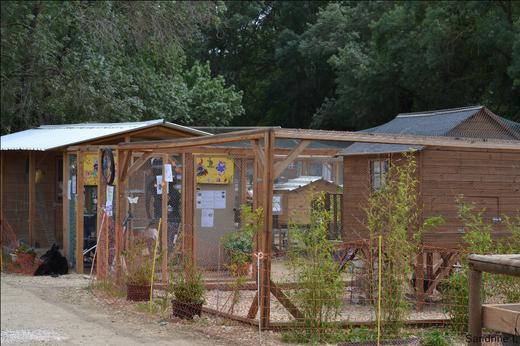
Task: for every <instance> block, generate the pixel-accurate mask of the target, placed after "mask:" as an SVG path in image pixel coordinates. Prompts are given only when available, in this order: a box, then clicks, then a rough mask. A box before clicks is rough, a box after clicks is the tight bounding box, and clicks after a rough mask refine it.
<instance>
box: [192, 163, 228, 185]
mask: <svg viewBox="0 0 520 346" xmlns="http://www.w3.org/2000/svg"><path fill="white" fill-rule="evenodd" d="M195 168H196V172H197V183H199V184H230V183H232V182H233V173H234V161H233V159H229V158H227V157H219V156H197V157H195Z"/></svg>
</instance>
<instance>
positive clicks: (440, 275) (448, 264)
mask: <svg viewBox="0 0 520 346" xmlns="http://www.w3.org/2000/svg"><path fill="white" fill-rule="evenodd" d="M457 257H458V256H457V254H456V253H451V254H450V255H449V256H448V258H447V259H446V261H445V262H444V261H443V264H442V265H441V266H440V267H439V268H437V270H436V271H435V274H434V275H433V276H432V279H431V281H430V282H429V284H428V289H427V290H426V292H425V294H426V295H427V296H428V295H430V294H432V293H433V290H434V289H435V288H436V287H437V285H438V284H439V283H440V282H441V280H442V279H444V278H445V277H446V276H448V274H449V273H450V270H451V268H452V267H453V265H454V264H455V262H457Z"/></svg>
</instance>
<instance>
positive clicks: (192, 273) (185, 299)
mask: <svg viewBox="0 0 520 346" xmlns="http://www.w3.org/2000/svg"><path fill="white" fill-rule="evenodd" d="M171 275H172V277H171V279H170V286H169V291H170V293H172V294H173V296H174V298H175V299H176V300H178V301H179V302H182V303H188V304H204V302H205V299H204V293H205V291H206V290H205V287H204V282H203V281H202V273H200V271H199V270H197V268H196V267H195V266H194V265H193V264H191V263H189V261H186V262H185V264H184V266H182V267H181V268H179V269H178V270H176V271H173V272H172V274H171Z"/></svg>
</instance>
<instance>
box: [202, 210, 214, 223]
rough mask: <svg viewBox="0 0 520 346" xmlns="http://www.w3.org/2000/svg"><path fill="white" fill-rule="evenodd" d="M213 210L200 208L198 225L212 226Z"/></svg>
mask: <svg viewBox="0 0 520 346" xmlns="http://www.w3.org/2000/svg"><path fill="white" fill-rule="evenodd" d="M214 217H215V211H214V210H213V209H202V213H201V220H200V225H201V227H213V224H214V223H213V219H214Z"/></svg>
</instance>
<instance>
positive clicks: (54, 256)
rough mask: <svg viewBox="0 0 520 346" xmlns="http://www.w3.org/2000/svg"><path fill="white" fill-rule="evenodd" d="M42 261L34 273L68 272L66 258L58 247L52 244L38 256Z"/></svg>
mask: <svg viewBox="0 0 520 346" xmlns="http://www.w3.org/2000/svg"><path fill="white" fill-rule="evenodd" d="M40 258H41V259H42V260H43V263H42V264H40V266H39V267H38V269H36V272H34V275H36V276H41V275H52V276H58V275H64V274H67V273H68V272H69V264H68V263H67V259H66V258H65V257H64V256H63V255H62V254H61V253H60V250H59V247H58V245H56V244H53V245H52V246H51V248H50V249H49V250H48V251H47V252H46V253H45V254H43V255H42V256H41V257H40Z"/></svg>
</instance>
